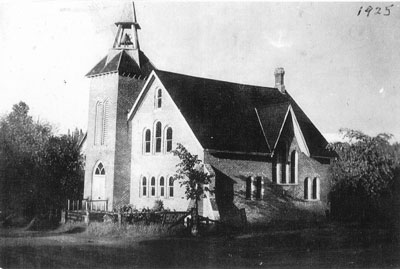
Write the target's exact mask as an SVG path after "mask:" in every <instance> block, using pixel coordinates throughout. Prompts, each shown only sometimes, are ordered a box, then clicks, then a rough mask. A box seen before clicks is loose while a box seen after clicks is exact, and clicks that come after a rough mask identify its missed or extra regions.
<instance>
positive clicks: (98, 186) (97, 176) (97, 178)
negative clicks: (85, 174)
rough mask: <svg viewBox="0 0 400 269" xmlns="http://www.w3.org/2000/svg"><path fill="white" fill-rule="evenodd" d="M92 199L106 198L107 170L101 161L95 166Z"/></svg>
mask: <svg viewBox="0 0 400 269" xmlns="http://www.w3.org/2000/svg"><path fill="white" fill-rule="evenodd" d="M92 199H93V200H104V199H106V170H105V169H104V166H103V164H102V163H101V162H98V164H97V165H96V166H95V169H94V175H93V181H92Z"/></svg>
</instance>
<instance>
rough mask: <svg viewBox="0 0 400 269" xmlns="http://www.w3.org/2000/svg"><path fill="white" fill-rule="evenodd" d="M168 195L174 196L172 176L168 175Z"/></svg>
mask: <svg viewBox="0 0 400 269" xmlns="http://www.w3.org/2000/svg"><path fill="white" fill-rule="evenodd" d="M168 189H169V193H168V196H169V197H174V178H173V177H170V178H169V180H168Z"/></svg>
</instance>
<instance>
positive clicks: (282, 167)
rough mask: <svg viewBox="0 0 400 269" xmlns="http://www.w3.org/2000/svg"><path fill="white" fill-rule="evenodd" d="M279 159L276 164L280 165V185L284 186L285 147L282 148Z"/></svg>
mask: <svg viewBox="0 0 400 269" xmlns="http://www.w3.org/2000/svg"><path fill="white" fill-rule="evenodd" d="M279 157H280V160H279V161H278V162H279V163H280V164H281V171H280V172H281V183H282V184H286V183H287V181H286V159H287V158H286V145H283V146H282V148H281V150H280V154H279Z"/></svg>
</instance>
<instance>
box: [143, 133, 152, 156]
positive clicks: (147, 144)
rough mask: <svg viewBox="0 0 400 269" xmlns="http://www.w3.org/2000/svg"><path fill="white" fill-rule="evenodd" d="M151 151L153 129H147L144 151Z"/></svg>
mask: <svg viewBox="0 0 400 269" xmlns="http://www.w3.org/2000/svg"><path fill="white" fill-rule="evenodd" d="M150 151H151V131H150V129H147V130H146V131H145V132H144V152H145V153H150Z"/></svg>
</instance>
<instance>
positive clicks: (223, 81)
mask: <svg viewBox="0 0 400 269" xmlns="http://www.w3.org/2000/svg"><path fill="white" fill-rule="evenodd" d="M154 71H156V72H161V73H169V74H174V75H180V76H185V77H190V78H196V79H204V80H209V81H216V82H222V83H229V84H232V85H237V86H248V87H249V86H250V87H255V88H263V89H269V90H278V89H277V88H273V87H265V86H257V85H252V84H244V83H237V82H232V81H227V80H219V79H213V78H206V77H199V76H193V75H188V74H182V73H176V72H171V71H166V70H162V69H156V70H154Z"/></svg>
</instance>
